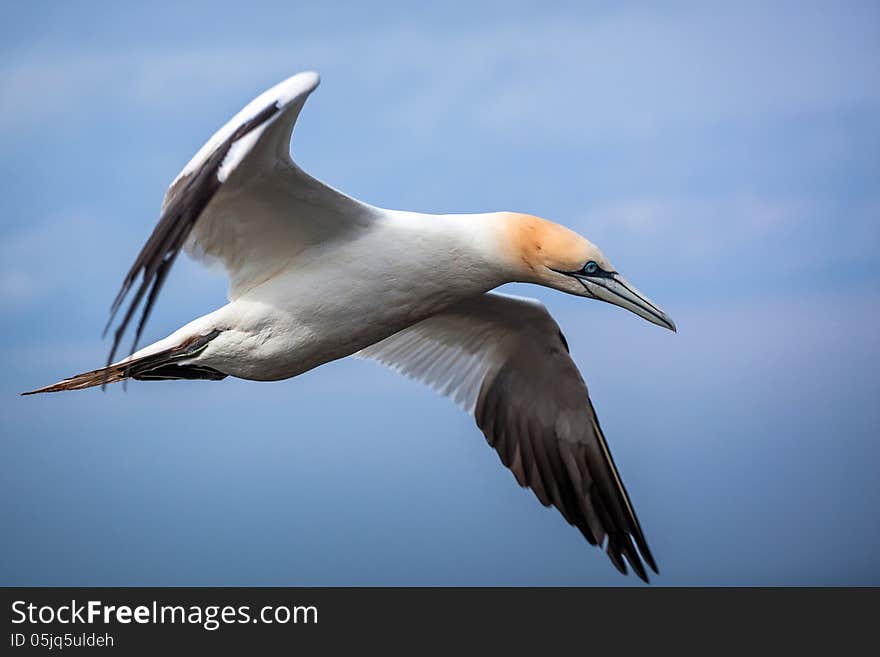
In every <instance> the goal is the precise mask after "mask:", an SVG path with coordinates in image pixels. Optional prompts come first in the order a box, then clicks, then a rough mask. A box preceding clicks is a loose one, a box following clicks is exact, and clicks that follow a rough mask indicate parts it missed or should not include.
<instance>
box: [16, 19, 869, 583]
mask: <svg viewBox="0 0 880 657" xmlns="http://www.w3.org/2000/svg"><path fill="white" fill-rule="evenodd" d="M437 4H440V3H437ZM765 4H768V3H736V4H735V5H731V4H728V5H727V6H722V5H718V6H711V5H710V4H708V3H693V4H691V3H672V4H671V5H665V6H664V7H663V8H662V9H660V8H658V7H653V8H652V7H651V6H645V5H643V4H640V3H637V4H630V5H621V4H620V3H604V2H599V3H569V4H565V3H562V4H557V5H555V6H554V8H552V9H547V8H546V7H542V6H541V3H515V2H504V3H479V2H468V3H466V5H461V4H457V3H450V4H447V5H446V6H444V7H434V8H432V9H428V10H419V11H414V10H413V9H412V8H411V7H409V6H408V4H405V3H399V4H396V3H386V4H385V5H384V7H385V8H384V9H377V8H375V7H374V8H363V7H362V6H361V5H360V4H359V3H336V4H334V3H320V4H319V3H315V4H313V5H309V6H303V7H294V6H293V5H292V3H280V2H279V3H252V4H250V5H248V8H247V10H246V11H242V8H241V5H240V3H217V2H214V3H205V4H198V3H187V4H186V6H185V7H180V6H177V5H174V6H173V7H172V6H170V5H169V7H167V8H165V9H164V10H161V11H160V10H159V7H158V5H155V4H154V5H150V6H147V5H144V6H141V7H136V6H133V5H128V4H126V3H117V4H115V5H106V4H101V5H98V4H97V3H95V4H82V3H73V2H72V3H64V4H63V5H62V4H61V3H43V4H41V3H37V2H34V3H27V4H26V3H6V4H5V5H4V8H3V9H2V10H0V12H2V14H3V20H2V21H0V25H2V27H0V35H2V39H0V54H2V57H0V140H2V145H3V148H2V152H0V177H2V180H3V181H4V183H3V194H2V196H0V231H2V233H0V234H2V240H0V304H2V307H3V309H4V310H3V313H2V315H0V331H2V337H3V342H4V345H5V348H4V349H3V350H2V354H0V367H2V372H3V374H2V376H0V432H2V443H0V444H2V450H3V456H2V458H0V522H2V525H3V527H4V541H3V546H2V548H0V549H2V559H0V583H3V584H41V585H51V584H56V585H90V584H92V585H121V584H156V585H161V584H167V585H174V584H214V585H219V584H241V585H245V584H254V585H261V584H263V585H268V584H285V585H297V584H303V585H333V584H352V585H370V584H398V585H408V584H493V585H507V584H548V585H565V584H579V585H589V584H602V585H617V584H632V583H633V581H634V580H632V578H630V579H624V578H621V577H620V576H619V575H617V574H616V572H615V571H614V570H613V568H612V567H611V566H610V564H609V563H608V562H607V560H606V559H605V558H604V557H603V556H602V555H601V554H600V553H598V552H597V551H595V550H593V549H591V548H590V547H589V546H588V545H587V544H586V543H585V542H584V541H583V539H582V538H581V537H580V536H579V535H578V533H577V532H576V531H575V530H573V529H572V528H570V527H568V526H567V525H566V524H565V523H564V522H563V521H562V520H561V518H560V517H559V516H558V515H557V514H556V513H555V512H553V511H549V510H546V509H544V508H542V507H541V506H540V505H539V504H538V503H537V502H536V501H535V500H534V499H533V497H532V495H531V493H529V492H527V491H523V490H521V489H519V487H518V486H516V484H515V482H514V480H513V477H512V476H511V475H510V473H508V472H507V471H506V470H505V469H504V468H503V467H502V466H501V465H500V463H499V462H498V459H497V457H496V456H495V454H494V453H493V452H492V450H491V449H489V447H488V446H487V445H486V444H485V441H484V439H483V438H482V436H481V435H480V434H479V432H478V431H477V429H476V427H475V426H474V425H473V421H472V420H471V419H470V418H468V417H467V416H465V415H464V414H462V413H461V412H460V411H459V410H458V408H457V407H455V406H454V405H453V404H451V403H450V402H449V401H447V400H445V399H442V398H439V397H436V396H435V395H434V394H433V393H432V392H430V391H429V390H427V389H423V388H422V387H420V386H419V385H418V384H415V383H412V382H410V381H407V380H403V379H401V378H398V377H396V376H395V375H393V374H392V373H390V372H387V371H385V370H383V369H382V368H380V367H378V366H376V365H374V364H372V363H368V362H358V361H352V360H349V359H346V360H343V361H339V362H336V363H332V364H329V365H327V366H325V367H322V368H320V369H318V370H316V371H313V372H311V373H308V374H306V375H304V376H302V377H299V378H297V379H294V380H290V381H286V382H281V383H272V384H261V383H249V382H243V381H234V380H227V381H224V382H222V383H199V382H192V383H190V382H183V383H166V384H149V383H135V384H133V385H131V386H129V389H128V392H123V390H122V389H121V388H119V389H113V390H108V391H107V392H106V393H103V394H102V393H101V392H100V391H95V390H92V391H87V392H82V393H72V394H68V395H54V396H43V397H36V398H21V397H18V396H17V394H16V393H18V392H20V391H21V390H25V389H29V388H32V387H35V386H38V385H42V384H46V383H49V382H52V381H55V380H57V379H58V378H61V377H63V376H65V375H69V374H73V373H75V372H79V371H83V370H86V369H91V368H93V367H95V366H97V365H100V364H101V363H102V362H103V359H104V358H105V356H106V350H107V344H106V343H105V342H102V341H101V340H100V336H99V332H100V329H101V327H102V326H103V324H104V321H105V319H106V313H107V309H108V306H109V303H110V301H111V299H112V297H113V295H114V294H115V292H116V289H117V287H118V284H119V281H120V280H121V276H122V275H123V273H124V271H125V270H126V268H127V267H128V265H129V264H130V262H131V260H132V258H133V257H134V255H135V254H136V252H137V250H138V248H139V247H140V244H141V243H142V240H143V239H144V238H145V237H146V236H147V235H148V234H149V231H150V230H151V229H152V226H153V223H154V221H155V219H156V217H157V211H158V208H159V204H160V202H161V198H162V195H163V194H164V190H165V187H166V185H167V184H168V183H169V182H170V180H171V179H172V178H173V177H174V175H175V174H176V173H177V171H178V170H179V169H180V168H181V167H182V166H183V165H184V164H185V163H186V162H187V161H188V160H189V158H190V157H191V156H192V154H193V153H194V152H195V150H197V149H198V147H199V146H200V145H201V144H202V143H203V142H204V141H205V139H207V137H208V136H210V134H211V133H212V132H213V131H214V130H215V129H216V128H218V127H219V126H220V125H222V124H223V123H224V122H225V121H226V120H227V119H228V118H229V117H230V116H231V115H232V114H233V113H234V112H235V111H237V110H238V109H239V108H240V107H241V106H242V105H244V104H245V103H246V102H247V101H248V100H250V98H252V97H253V96H254V95H256V94H257V93H258V92H259V91H261V90H262V89H264V88H266V87H268V86H270V85H272V84H274V83H275V82H277V81H279V80H281V79H283V78H285V77H287V76H288V75H290V74H292V73H295V72H297V71H299V70H305V69H314V70H317V71H319V72H320V73H321V74H322V77H323V82H322V85H321V87H320V88H319V89H318V91H317V92H316V93H315V94H314V95H313V96H312V98H310V100H309V102H308V104H307V106H306V109H305V110H304V112H303V114H302V116H301V118H300V123H299V126H298V129H297V134H296V135H295V138H294V147H293V153H294V157H295V159H296V160H297V161H298V162H299V163H300V164H301V165H302V166H303V167H305V168H306V169H307V170H309V171H310V172H311V173H313V174H314V175H316V176H318V177H320V178H322V179H324V180H326V181H328V182H330V183H331V184H333V185H334V186H336V187H339V188H341V189H343V190H345V191H347V192H348V193H350V194H352V195H355V196H357V197H359V198H362V199H364V200H366V201H369V202H371V203H374V204H377V205H381V206H385V207H393V208H404V209H416V210H422V211H436V212H456V211H461V212H476V211H488V210H498V209H511V210H520V211H525V212H531V213H534V214H538V215H540V216H544V217H547V218H550V219H553V220H555V221H559V222H561V223H564V224H567V225H569V226H571V227H572V228H575V229H576V230H578V231H579V232H581V233H583V234H584V235H586V236H587V237H589V238H590V239H592V240H593V241H595V242H596V243H597V244H599V245H600V246H601V247H602V248H603V250H604V251H605V252H606V253H607V254H608V255H609V257H610V258H611V259H612V261H613V262H614V263H615V265H616V266H617V267H618V269H619V270H620V271H622V272H623V273H624V274H625V275H626V276H627V277H628V278H629V279H630V280H632V281H633V282H634V283H635V284H636V285H638V286H639V287H640V288H641V289H642V290H644V291H645V292H646V293H647V294H648V295H649V296H651V297H652V298H653V299H655V300H656V301H657V302H658V303H660V305H662V306H663V307H664V309H666V310H667V311H668V312H669V313H670V315H671V316H672V317H673V318H674V319H675V321H676V323H677V324H678V326H679V333H678V334H677V335H673V334H671V333H669V332H666V331H663V330H661V329H659V328H657V327H655V326H652V325H650V324H648V323H646V322H643V321H641V320H639V319H638V318H636V317H634V316H633V315H631V314H628V313H625V312H624V311H622V310H620V309H617V308H612V307H610V306H607V305H603V304H598V303H593V302H589V301H585V300H584V299H580V298H575V297H568V296H565V295H562V294H559V293H557V292H553V291H550V290H542V289H538V288H533V287H526V286H510V290H511V291H515V292H517V293H519V294H527V295H531V296H535V297H538V298H540V299H542V300H543V301H544V302H545V303H546V304H547V305H548V307H549V308H550V309H551V311H552V312H553V313H554V315H555V316H556V317H557V319H558V321H559V323H560V325H561V326H562V328H563V330H564V331H565V333H566V335H567V337H568V340H569V343H570V344H571V349H572V353H573V355H574V357H575V359H576V360H577V362H578V363H579V365H580V366H581V368H582V370H583V372H584V376H585V378H586V380H587V382H588V384H589V385H590V389H591V393H592V396H593V400H594V403H595V405H596V407H597V409H598V412H599V415H600V418H601V420H602V423H603V427H604V428H605V431H606V433H607V434H608V438H609V441H610V443H611V447H612V450H613V452H614V454H615V457H616V460H617V463H618V466H619V467H620V469H621V471H622V474H623V478H624V481H625V482H626V484H627V487H628V489H629V491H630V495H631V497H632V498H633V501H634V504H635V506H636V509H637V511H638V513H639V515H640V519H641V521H642V525H643V528H644V530H645V532H646V534H647V537H648V540H649V543H650V544H651V546H652V549H653V551H654V553H655V555H656V556H657V559H658V561H659V563H660V567H661V573H662V575H661V576H660V577H659V578H657V579H656V581H657V582H658V583H659V584H665V585H685V584H697V585H703V584H707V585H716V584H720V585H736V584H765V585H774V584H820V585H822V584H855V585H859V584H874V585H877V584H880V557H878V551H880V520H878V515H877V508H878V504H880V481H878V477H877V463H878V458H880V446H878V440H877V437H878V427H880V405H878V403H877V399H878V396H880V395H878V393H880V331H878V319H880V317H878V311H877V308H878V301H880V273H878V272H880V256H878V245H880V111H878V110H880V74H878V71H880V10H878V8H877V5H876V3H823V4H812V3H791V4H785V3H773V5H774V6H773V8H769V7H766V6H765ZM224 299H225V282H224V280H223V278H222V277H221V276H218V275H216V274H214V273H211V272H206V271H204V270H201V269H200V268H198V267H197V266H196V265H194V264H192V263H190V262H188V261H186V262H185V261H180V262H179V263H178V265H177V266H176V268H175V271H174V276H173V277H172V280H171V281H170V282H169V284H168V286H167V287H166V291H165V293H164V296H163V298H162V299H161V301H160V303H159V306H158V307H157V309H156V312H155V315H154V319H153V321H152V324H151V326H150V328H149V332H150V334H151V335H150V336H148V337H152V338H154V339H155V338H159V337H162V336H164V335H166V334H167V333H169V332H170V331H171V330H173V329H174V328H176V327H177V326H179V325H181V324H183V323H185V322H186V321H188V320H189V319H191V318H192V317H195V316H197V315H200V314H204V313H205V312H208V311H210V310H212V309H213V308H215V307H217V306H219V305H220V304H222V303H223V302H224ZM612 337H613V340H612Z"/></svg>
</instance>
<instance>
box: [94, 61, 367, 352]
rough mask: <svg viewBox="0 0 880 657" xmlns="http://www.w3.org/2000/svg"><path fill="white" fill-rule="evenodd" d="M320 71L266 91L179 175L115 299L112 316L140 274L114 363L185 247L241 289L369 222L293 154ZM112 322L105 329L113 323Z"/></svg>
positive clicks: (362, 207)
mask: <svg viewBox="0 0 880 657" xmlns="http://www.w3.org/2000/svg"><path fill="white" fill-rule="evenodd" d="M318 83H319V78H318V75H317V74H316V73H300V74H298V75H294V76H293V77H291V78H289V79H287V80H285V81H284V82H281V83H280V84H278V85H276V86H274V87H272V88H271V89H269V90H267V91H265V92H263V93H262V94H260V95H259V96H258V97H257V98H255V99H254V100H252V101H251V102H250V103H248V105H247V106H246V107H245V108H244V109H242V110H241V111H240V112H239V113H238V114H236V115H235V116H234V117H233V118H232V119H231V120H230V121H229V122H228V123H227V124H226V125H224V126H223V127H222V128H221V129H220V130H218V131H217V132H216V133H215V134H214V135H213V136H212V137H211V138H210V139H209V140H208V142H207V143H206V144H205V145H204V146H202V148H201V149H200V150H199V151H198V153H196V155H195V156H194V157H193V159H192V160H190V162H189V164H187V165H186V167H184V169H183V171H181V172H180V174H179V175H178V176H177V178H176V179H175V180H174V182H173V183H172V184H171V187H170V189H169V190H168V193H167V195H166V196H165V201H164V203H163V205H162V214H161V216H160V217H159V222H158V223H157V225H156V227H155V229H154V230H153V233H152V234H151V235H150V237H149V239H148V240H147V242H146V244H144V246H143V248H142V249H141V252H140V254H138V256H137V258H136V259H135V262H134V264H133V265H132V267H131V269H130V270H129V272H128V274H127V275H126V277H125V280H124V281H123V283H122V287H121V289H120V290H119V294H118V295H117V296H116V299H115V301H114V302H113V306H112V309H111V316H110V321H109V322H108V324H107V328H109V327H110V325H111V324H112V322H113V319H114V317H115V316H116V314H117V312H118V310H119V308H120V307H121V305H122V303H123V301H124V300H125V298H126V296H127V295H128V293H129V292H130V291H131V289H132V287H133V286H134V283H135V281H136V279H137V278H138V276H141V277H142V278H141V281H140V284H139V285H138V286H137V289H136V291H135V293H134V296H133V297H132V299H131V301H130V302H129V305H128V307H127V309H126V312H125V314H124V315H123V317H122V319H121V320H120V322H119V324H118V326H117V328H116V331H115V334H114V339H113V347H112V350H111V352H110V357H109V359H108V363H109V362H112V360H113V357H114V355H115V353H116V350H117V348H118V346H119V341H120V340H121V338H122V335H123V334H124V332H125V329H126V327H127V326H128V325H129V323H130V322H131V320H132V318H133V316H134V313H135V311H136V310H137V308H138V306H139V305H140V303H141V302H142V301H144V299H145V298H146V301H145V304H144V308H143V311H142V314H141V318H140V321H139V323H138V326H137V331H136V334H135V338H134V345H133V346H132V351H134V348H135V346H136V344H137V341H138V339H139V338H140V335H141V332H142V331H143V328H144V325H145V323H146V321H147V319H148V318H149V315H150V311H151V310H152V308H153V305H154V303H155V301H156V297H157V295H158V293H159V291H160V290H161V289H162V285H163V283H164V282H165V278H166V276H167V275H168V271H169V270H170V269H171V266H172V265H173V264H174V260H175V259H176V258H177V255H178V253H179V252H180V249H181V247H184V246H185V247H186V249H187V251H188V252H189V253H190V254H191V255H194V256H196V257H199V258H202V259H206V260H210V261H219V262H220V263H221V264H222V265H223V267H224V268H225V269H226V272H227V274H228V275H229V280H230V296H231V297H232V298H235V297H237V296H239V295H240V294H242V293H244V292H245V291H247V290H249V289H251V288H252V287H254V286H255V285H258V284H259V283H261V282H263V281H265V280H266V279H268V278H270V277H271V276H272V275H273V274H275V273H277V272H278V271H279V270H280V269H282V268H283V267H284V266H285V265H286V264H287V263H289V262H290V261H291V260H292V259H293V258H294V257H295V256H296V255H297V253H299V252H301V251H302V250H303V249H306V248H308V247H309V246H311V245H314V244H316V243H318V242H321V241H324V240H327V239H332V238H333V237H334V236H335V235H337V234H340V233H344V232H348V231H351V230H354V229H356V228H357V227H358V226H361V225H366V224H367V223H368V222H369V221H370V217H371V210H372V208H370V206H368V205H366V204H363V203H360V202H359V201H356V200H354V199H351V198H349V197H347V196H345V195H344V194H342V193H341V192H338V191H336V190H334V189H332V188H330V187H328V186H327V185H325V184H323V183H321V182H319V181H318V180H316V179H314V178H312V177H311V176H309V175H308V174H306V173H305V172H303V171H302V170H301V169H299V168H298V167H297V166H296V165H295V164H294V163H293V161H292V160H291V158H290V136H291V133H292V131H293V126H294V124H295V123H296V119H297V117H298V116H299V112H300V110H301V109H302V107H303V105H304V103H305V101H306V98H307V97H308V96H309V94H310V93H311V92H312V91H313V90H314V89H315V88H316V87H317V86H318ZM105 330H106V329H105Z"/></svg>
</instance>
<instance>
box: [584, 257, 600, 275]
mask: <svg viewBox="0 0 880 657" xmlns="http://www.w3.org/2000/svg"><path fill="white" fill-rule="evenodd" d="M598 270H599V265H597V264H596V263H595V262H593V261H592V260H590V261H589V262H588V263H587V264H585V265H584V273H586V274H595V273H596V272H597V271H598Z"/></svg>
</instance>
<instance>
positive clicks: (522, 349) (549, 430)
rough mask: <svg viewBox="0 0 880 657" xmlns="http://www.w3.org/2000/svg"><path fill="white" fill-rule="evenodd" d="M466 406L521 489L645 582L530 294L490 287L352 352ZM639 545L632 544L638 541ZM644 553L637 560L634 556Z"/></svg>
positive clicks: (583, 413) (588, 411)
mask: <svg viewBox="0 0 880 657" xmlns="http://www.w3.org/2000/svg"><path fill="white" fill-rule="evenodd" d="M357 355H358V356H360V357H364V358H371V359H374V360H376V361H379V362H380V363H383V364H385V365H388V366H390V367H392V368H393V369H395V370H396V371H398V372H400V373H402V374H405V375H407V376H409V377H411V378H414V379H418V380H421V381H423V382H425V383H427V384H428V385H430V386H431V387H433V388H434V389H435V390H437V391H438V392H440V393H441V394H444V395H447V396H449V397H452V398H453V399H454V400H455V401H456V402H458V403H459V404H461V405H462V406H464V408H465V409H466V410H467V411H468V412H470V413H472V414H473V415H474V417H475V418H476V421H477V425H478V426H479V427H480V429H481V430H482V431H483V433H484V434H485V436H486V439H487V440H488V442H489V444H490V445H491V446H492V447H494V448H495V451H497V452H498V455H499V456H500V457H501V461H502V463H504V465H506V466H507V467H508V468H510V469H511V471H512V472H513V474H514V476H515V477H516V480H517V481H518V482H519V484H520V486H528V487H529V488H531V489H532V491H533V492H534V493H535V495H536V496H537V497H538V499H539V500H540V501H541V503H542V504H544V505H545V506H549V505H551V504H552V505H553V506H555V507H556V508H557V509H559V511H560V512H561V513H562V515H563V517H564V518H565V519H566V520H567V521H568V522H569V524H572V525H575V526H576V527H577V528H578V529H580V531H581V532H582V533H583V535H584V536H585V537H586V539H587V540H588V541H589V542H590V543H591V544H593V545H595V544H603V542H604V541H605V540H606V538H607V543H605V544H604V547H605V551H606V552H607V553H608V556H609V558H610V559H611V561H612V563H613V564H614V565H615V566H616V567H617V569H618V570H620V572H622V573H624V574H626V564H625V563H624V557H625V558H626V561H628V562H629V564H630V566H632V569H633V570H634V571H635V572H636V574H637V575H638V576H639V577H641V578H642V579H643V580H645V581H647V574H646V573H645V569H644V566H643V565H642V559H644V560H645V562H646V563H647V564H648V565H649V566H650V567H651V568H652V569H653V570H654V572H657V566H656V564H655V562H654V558H653V556H652V555H651V551H650V550H649V549H648V544H647V542H646V541H645V537H644V535H643V534H642V530H641V527H640V526H639V521H638V519H637V518H636V514H635V511H634V510H633V508H632V505H631V503H630V501H629V497H628V495H627V493H626V489H625V488H624V487H623V482H622V481H621V479H620V475H619V474H618V473H617V468H616V467H615V465H614V461H613V460H612V458H611V452H610V451H609V450H608V445H607V443H606V442H605V437H604V435H603V434H602V429H601V428H600V426H599V421H598V420H597V419H596V413H595V410H594V409H593V405H592V403H591V401H590V398H589V395H588V393H587V386H586V384H585V383H584V380H583V378H581V375H580V373H579V372H578V369H577V367H576V366H575V364H574V362H573V361H572V359H571V357H570V356H569V353H568V345H567V344H566V342H565V338H564V337H563V335H562V333H561V331H560V330H559V327H558V326H557V324H556V322H555V321H554V320H553V318H552V317H551V316H550V313H548V312H547V309H546V308H544V306H543V305H542V304H541V303H540V302H538V301H534V300H530V299H520V298H516V297H509V296H506V295H501V294H495V293H488V294H484V295H482V296H480V297H477V298H475V299H473V300H469V301H467V302H465V303H461V304H459V305H456V306H454V307H453V308H451V309H450V310H447V311H445V312H443V313H441V314H439V315H436V316H434V317H430V318H428V319H426V320H424V321H422V322H420V323H418V324H416V325H415V326H412V327H410V328H408V329H405V330H403V331H401V332H399V333H396V334H395V335H392V336H391V337H389V338H386V339H385V340H383V341H381V342H379V343H377V344H375V345H373V346H371V347H368V348H366V349H364V350H362V351H360V352H358V354H357ZM633 541H635V545H636V546H638V551H637V550H636V547H635V546H634V545H633ZM639 552H640V553H641V558H640V555H639Z"/></svg>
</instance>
